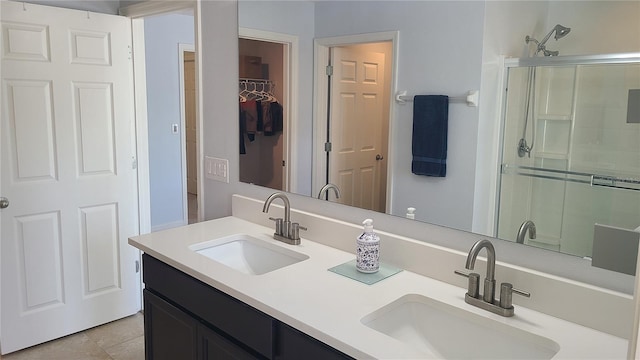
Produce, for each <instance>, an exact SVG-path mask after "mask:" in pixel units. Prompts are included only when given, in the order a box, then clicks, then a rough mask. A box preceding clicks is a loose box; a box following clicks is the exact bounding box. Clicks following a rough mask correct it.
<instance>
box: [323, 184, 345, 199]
mask: <svg viewBox="0 0 640 360" xmlns="http://www.w3.org/2000/svg"><path fill="white" fill-rule="evenodd" d="M329 189H333V193H334V194H335V195H336V199H340V189H338V187H337V186H336V185H334V184H332V183H328V184H327V185H325V186H323V187H322V189H320V192H319V193H318V199H323V200H324V199H325V198H326V196H327V190H329ZM327 200H328V199H327Z"/></svg>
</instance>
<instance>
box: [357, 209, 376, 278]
mask: <svg viewBox="0 0 640 360" xmlns="http://www.w3.org/2000/svg"><path fill="white" fill-rule="evenodd" d="M362 224H363V225H364V232H363V233H362V234H360V236H358V238H357V240H356V242H357V250H356V269H357V270H358V271H360V272H363V273H374V272H377V271H378V269H379V268H380V237H378V235H377V234H376V233H375V232H373V220H371V219H366V220H365V221H363V222H362Z"/></svg>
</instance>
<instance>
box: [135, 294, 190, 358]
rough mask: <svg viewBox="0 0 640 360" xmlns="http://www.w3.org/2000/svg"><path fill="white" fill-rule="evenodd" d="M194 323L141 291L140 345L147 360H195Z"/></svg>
mask: <svg viewBox="0 0 640 360" xmlns="http://www.w3.org/2000/svg"><path fill="white" fill-rule="evenodd" d="M197 330H198V322H197V321H196V320H195V319H193V318H192V317H191V316H189V315H188V314H186V313H184V312H183V311H182V310H180V309H178V308H176V307H175V306H173V305H171V304H169V303H168V302H166V301H164V300H163V299H161V298H159V297H158V296H156V295H154V294H153V293H151V292H149V291H148V290H146V289H145V290H144V345H145V358H146V359H147V360H164V359H167V360H175V359H181V360H190V359H193V360H195V359H197V356H196V355H197V354H196V349H197V346H198V337H197V336H198V331H197Z"/></svg>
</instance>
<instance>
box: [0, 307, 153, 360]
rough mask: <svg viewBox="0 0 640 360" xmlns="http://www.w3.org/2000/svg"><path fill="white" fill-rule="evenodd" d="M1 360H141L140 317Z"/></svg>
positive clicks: (42, 345) (142, 330)
mask: <svg viewBox="0 0 640 360" xmlns="http://www.w3.org/2000/svg"><path fill="white" fill-rule="evenodd" d="M0 359H2V360H45V359H46V360H142V359H144V320H143V315H142V313H137V314H136V315H133V316H129V317H126V318H124V319H121V320H117V321H114V322H111V323H108V324H105V325H102V326H98V327H95V328H92V329H89V330H85V331H82V332H79V333H77V334H73V335H69V336H65V337H63V338H61V339H58V340H53V341H49V342H47V343H44V344H40V345H37V346H34V347H30V348H28V349H24V350H21V351H17V352H15V353H11V354H8V355H4V356H0Z"/></svg>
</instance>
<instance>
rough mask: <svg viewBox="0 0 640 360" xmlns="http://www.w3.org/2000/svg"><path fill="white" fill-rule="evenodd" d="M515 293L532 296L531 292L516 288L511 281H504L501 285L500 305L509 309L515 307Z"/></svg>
mask: <svg viewBox="0 0 640 360" xmlns="http://www.w3.org/2000/svg"><path fill="white" fill-rule="evenodd" d="M514 293H515V294H518V295H521V296H524V297H531V294H530V293H528V292H526V291H522V290H519V289H516V288H514V287H513V285H511V284H510V283H502V284H501V285H500V307H501V308H503V309H508V308H510V307H513V304H512V298H513V294H514Z"/></svg>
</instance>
